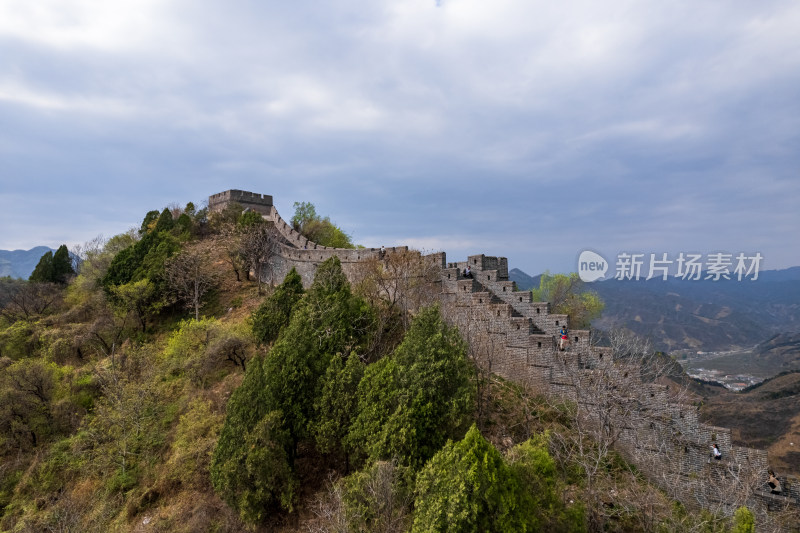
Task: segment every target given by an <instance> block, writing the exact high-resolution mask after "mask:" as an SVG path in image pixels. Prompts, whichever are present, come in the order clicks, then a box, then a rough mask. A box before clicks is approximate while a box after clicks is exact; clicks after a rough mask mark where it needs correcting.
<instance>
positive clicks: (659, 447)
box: [209, 191, 800, 513]
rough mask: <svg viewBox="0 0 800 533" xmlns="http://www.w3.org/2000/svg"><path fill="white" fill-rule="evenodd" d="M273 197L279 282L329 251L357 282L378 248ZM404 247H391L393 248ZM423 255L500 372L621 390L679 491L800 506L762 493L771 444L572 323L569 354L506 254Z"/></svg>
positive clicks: (577, 397)
mask: <svg viewBox="0 0 800 533" xmlns="http://www.w3.org/2000/svg"><path fill="white" fill-rule="evenodd" d="M228 192H234V191H226V193H228ZM226 193H221V194H222V195H224V194H226ZM249 194H252V193H249ZM234 196H236V195H233V196H231V197H230V198H233V197H234ZM259 196H260V195H259ZM215 197H217V199H216V201H215V203H214V205H215V206H221V205H224V204H223V203H222V201H223V200H224V199H225V197H224V196H220V195H214V196H213V197H211V199H210V201H209V205H212V201H211V200H213V199H214V198H215ZM263 198H266V197H262V200H263ZM237 201H239V200H237ZM271 203H272V202H271V197H269V204H270V205H269V208H268V209H265V211H264V212H262V211H260V212H262V214H264V216H265V218H266V219H268V220H270V221H272V222H273V223H274V225H275V228H276V229H277V230H278V233H279V234H280V237H281V241H282V242H281V244H280V245H279V246H278V248H277V249H276V254H275V256H274V258H273V261H272V264H271V265H270V266H269V267H268V269H266V270H267V271H268V272H267V271H265V273H264V275H265V277H266V280H267V281H272V282H273V283H279V282H280V281H281V280H282V279H283V277H284V276H285V275H286V273H288V272H289V270H290V269H291V268H292V267H294V268H295V269H297V271H298V272H299V273H300V275H301V277H302V279H303V284H304V285H305V286H308V285H310V284H311V283H312V281H313V278H314V273H315V272H316V268H317V266H319V264H320V263H322V262H323V261H325V260H326V259H328V258H330V257H332V256H336V257H338V258H339V259H340V261H341V262H342V268H343V270H344V272H345V274H346V275H347V276H348V278H349V279H351V281H352V280H353V279H354V278H355V274H356V271H357V267H358V264H359V263H360V262H361V261H363V260H364V259H367V258H370V257H376V256H377V257H380V256H381V253H382V252H381V250H379V249H376V248H366V249H360V250H350V249H336V248H326V247H323V246H318V245H317V244H316V243H313V242H311V241H309V240H308V239H306V238H305V237H303V236H302V235H300V234H299V233H298V232H296V231H295V230H294V229H292V227H291V225H289V224H287V223H286V222H285V221H284V220H283V219H282V218H281V217H280V215H279V214H278V212H277V210H276V209H275V208H274V207H273V206H272V205H271ZM243 205H244V204H243ZM405 250H407V248H406V247H398V248H388V249H387V250H386V253H392V252H394V251H405ZM426 257H428V259H429V260H430V261H431V262H433V263H435V264H436V265H437V267H438V268H440V269H441V293H440V294H439V300H440V304H441V308H442V314H443V316H444V318H445V320H447V321H448V322H449V323H451V324H453V325H456V326H458V328H459V331H461V334H462V335H463V336H464V338H465V340H466V341H467V342H468V344H469V349H470V351H471V353H472V355H473V357H475V358H476V359H477V360H479V361H483V362H484V363H485V364H488V365H489V367H490V369H491V370H492V371H493V372H495V373H496V374H498V375H500V376H502V377H504V378H506V379H509V380H512V381H516V382H519V383H524V384H527V385H530V386H533V387H535V388H536V390H538V391H539V392H541V393H542V394H544V395H547V396H552V397H557V398H561V399H569V400H572V401H576V402H581V404H582V405H585V406H586V407H588V408H587V409H586V411H587V412H589V413H591V412H592V409H591V407H592V403H593V402H594V401H595V399H593V398H592V395H591V390H592V388H591V387H592V386H594V384H596V382H597V381H596V380H597V379H598V377H599V376H602V377H603V379H605V380H606V381H607V382H609V383H611V384H612V385H613V386H615V387H617V388H618V389H619V390H620V391H624V394H620V395H618V396H617V397H616V401H618V402H619V403H620V405H619V406H618V408H619V409H623V410H625V409H627V412H630V413H632V414H635V416H631V417H630V418H629V419H627V421H623V422H624V425H623V430H622V432H621V434H620V437H619V440H618V442H617V448H618V450H619V451H620V452H621V453H623V455H625V456H626V457H627V458H628V459H629V460H630V461H631V462H632V463H633V464H635V465H636V466H637V467H638V468H639V470H640V471H641V472H642V473H644V474H645V475H647V476H648V477H649V478H650V479H651V480H652V481H654V482H655V483H657V484H659V485H660V486H661V487H662V488H663V489H664V490H666V491H667V492H668V494H670V495H671V496H672V497H674V498H676V499H678V500H681V501H682V502H683V503H684V504H686V505H688V506H701V507H704V508H711V509H718V510H722V511H725V512H733V510H735V508H737V507H738V506H740V505H743V504H747V505H748V506H749V507H750V508H751V509H753V510H754V511H755V512H756V513H763V512H767V511H772V510H779V509H782V508H785V507H786V506H787V505H789V506H800V493H799V489H800V482H799V481H798V480H797V479H794V478H786V477H782V478H781V481H782V482H783V485H784V489H785V490H784V495H782V496H774V495H771V494H769V493H768V491H765V483H764V482H765V480H766V470H767V466H768V458H767V454H766V451H764V450H757V449H752V448H745V447H741V446H736V445H734V444H733V442H732V438H731V432H730V430H729V429H727V428H720V427H714V426H709V425H706V424H703V423H701V422H700V421H699V417H698V411H697V408H696V407H693V406H691V405H687V404H685V403H682V402H681V401H680V400H679V399H678V398H676V397H675V395H674V393H673V392H671V391H670V389H669V388H668V387H666V386H664V385H659V384H656V383H647V382H644V381H643V380H642V379H641V378H640V370H641V369H640V367H638V366H632V365H629V364H625V363H623V362H620V361H618V360H615V357H614V354H613V353H611V350H610V349H609V348H602V347H597V346H592V345H591V344H590V342H589V331H586V330H571V331H570V332H569V336H570V347H569V349H568V351H567V352H561V351H559V350H558V349H557V345H558V344H557V339H558V335H557V334H558V331H559V329H560V327H561V326H569V317H567V316H566V315H559V314H553V313H550V306H549V304H548V303H547V302H534V301H532V298H531V293H530V292H529V291H518V290H517V287H516V285H515V284H514V283H513V282H511V281H509V280H508V262H507V259H506V258H503V257H490V256H485V255H474V256H469V257H468V258H467V260H466V261H463V262H456V263H447V262H446V257H445V254H444V253H438V254H432V255H430V256H426ZM467 264H469V265H470V267H471V269H472V272H473V277H472V278H469V279H467V278H464V276H463V271H464V268H465V267H466V266H467ZM712 442H715V443H717V445H718V446H719V448H720V450H721V451H722V453H723V459H722V460H721V461H715V460H712V459H710V455H709V452H710V448H709V446H710V444H711V443H712ZM743 495H744V496H743Z"/></svg>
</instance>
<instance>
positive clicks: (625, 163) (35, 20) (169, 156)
mask: <svg viewBox="0 0 800 533" xmlns="http://www.w3.org/2000/svg"><path fill="white" fill-rule="evenodd" d="M799 32H800V3H798V2H797V1H796V0H762V1H759V2H753V1H752V0H741V1H740V0H729V1H726V2H712V1H700V2H698V1H696V0H693V1H688V0H687V1H683V0H673V1H670V2H644V1H641V0H639V1H633V0H631V1H626V0H609V1H606V2H597V1H595V0H585V1H567V2H552V1H548V2H543V1H538V0H536V1H532V0H528V1H522V0H493V1H491V2H486V1H478V0H440V1H438V2H437V0H419V1H417V0H408V1H387V2H365V1H360V2H355V1H352V0H334V1H331V2H309V1H305V0H296V1H293V2H269V1H268V2H263V1H262V2H257V1H252V0H251V1H245V0H227V1H225V2H222V1H217V0H210V1H206V2H201V3H198V2H190V1H189V0H116V1H114V2H108V1H103V0H36V1H35V2H34V1H30V0H4V1H3V2H0V249H28V248H32V247H34V246H37V245H49V246H52V247H56V246H58V245H59V244H61V243H67V244H68V245H69V244H73V243H81V242H84V241H87V240H89V239H91V238H93V237H94V236H96V235H98V234H103V235H105V236H106V237H109V236H111V235H114V234H116V233H120V232H123V231H125V230H126V229H128V228H129V227H131V226H138V225H139V223H140V221H141V219H142V217H143V216H144V214H145V213H146V212H147V211H149V210H151V209H161V208H163V207H165V206H166V205H168V204H170V203H179V204H185V203H186V202H187V201H194V202H195V203H200V202H203V201H204V200H206V199H207V197H208V195H210V194H213V193H216V192H220V191H223V190H226V189H231V188H236V189H244V190H250V191H255V192H261V193H267V194H272V195H273V196H274V199H275V204H276V206H277V207H278V210H279V211H280V212H281V214H282V215H283V216H284V218H290V217H291V215H292V212H293V208H292V204H293V202H295V201H310V202H313V203H314V204H315V205H316V207H317V211H318V212H319V213H321V214H324V215H329V216H330V217H331V219H332V220H333V221H334V222H335V223H337V224H338V225H340V226H341V227H342V228H343V229H344V230H345V231H347V232H348V233H350V234H351V235H352V236H353V239H354V241H355V242H358V243H361V244H364V245H366V246H380V245H382V244H383V245H387V246H388V245H394V244H409V245H412V246H415V247H418V248H421V249H424V250H431V251H435V250H444V251H446V252H447V254H448V259H450V260H453V261H455V260H463V259H464V258H466V256H467V255H469V254H476V253H486V254H488V255H501V256H506V257H508V258H509V262H510V265H511V267H518V268H521V269H523V270H525V271H526V272H529V273H531V274H534V273H537V272H540V271H542V270H544V269H550V270H552V271H570V270H575V268H576V258H577V256H578V253H579V252H580V251H581V250H583V249H585V248H591V249H593V250H596V251H599V252H600V253H601V254H603V255H604V256H605V257H607V258H613V257H614V256H615V255H616V254H618V253H619V252H621V251H632V252H643V253H648V254H649V253H651V252H652V253H659V254H660V253H663V252H667V253H670V254H677V253H679V252H681V251H686V252H689V251H694V252H699V253H703V254H710V253H712V252H720V251H721V252H728V253H732V254H736V253H738V252H746V253H755V252H760V253H761V254H762V255H763V257H764V261H763V263H762V265H761V267H762V269H763V268H785V267H789V266H793V265H800V237H799V236H798V235H799V234H800V38H798V34H799Z"/></svg>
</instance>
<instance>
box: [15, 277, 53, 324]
mask: <svg viewBox="0 0 800 533" xmlns="http://www.w3.org/2000/svg"><path fill="white" fill-rule="evenodd" d="M63 293H64V291H63V289H62V288H61V287H59V286H58V285H57V284H55V283H32V282H29V281H19V280H0V316H2V317H3V318H5V319H6V320H7V321H8V322H12V323H13V322H16V321H18V320H27V319H29V318H33V317H37V316H41V315H43V314H45V313H48V312H51V311H53V310H54V309H55V308H56V307H58V305H59V304H60V302H61V299H62V297H63Z"/></svg>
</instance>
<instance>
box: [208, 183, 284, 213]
mask: <svg viewBox="0 0 800 533" xmlns="http://www.w3.org/2000/svg"><path fill="white" fill-rule="evenodd" d="M231 202H236V203H238V204H240V205H241V206H242V207H244V208H246V209H247V208H249V209H250V210H251V211H256V212H257V213H261V214H262V215H269V214H270V211H271V209H272V196H270V195H269V194H258V193H255V192H250V191H240V190H239V189H229V190H227V191H223V192H220V193H217V194H212V195H211V196H209V197H208V209H209V210H210V211H222V210H223V209H225V206H226V205H228V204H229V203H231Z"/></svg>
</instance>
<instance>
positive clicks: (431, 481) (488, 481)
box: [411, 425, 539, 533]
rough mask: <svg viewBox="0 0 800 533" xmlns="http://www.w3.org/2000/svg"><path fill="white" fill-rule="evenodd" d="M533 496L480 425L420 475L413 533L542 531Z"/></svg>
mask: <svg viewBox="0 0 800 533" xmlns="http://www.w3.org/2000/svg"><path fill="white" fill-rule="evenodd" d="M530 505H531V501H530V495H528V494H526V493H525V492H524V491H523V490H522V488H521V486H520V482H519V479H518V478H517V476H516V475H515V473H514V472H513V471H512V470H511V469H510V468H509V467H508V466H507V465H506V464H505V462H504V461H503V458H502V456H501V455H500V453H499V452H498V451H497V449H495V447H494V446H492V445H491V444H490V443H489V442H487V441H486V439H484V438H483V436H481V434H480V432H479V431H478V428H477V427H475V426H474V425H473V426H472V427H471V428H470V429H469V431H467V434H466V435H465V437H464V439H463V440H462V441H460V442H449V443H448V444H447V445H446V446H445V447H444V448H442V450H441V451H439V452H438V453H437V454H436V455H434V456H433V458H432V459H431V460H430V461H429V462H428V464H426V465H425V467H424V468H423V469H422V470H421V471H420V473H419V474H418V475H417V484H416V503H415V509H414V525H413V527H412V529H411V531H412V532H435V531H448V532H478V531H480V532H487V533H488V532H495V531H496V532H503V533H505V532H508V531H514V532H519V533H524V532H525V531H538V530H539V529H538V527H539V524H538V523H537V521H536V519H535V516H534V515H533V514H531V507H530Z"/></svg>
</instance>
